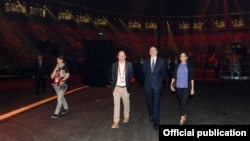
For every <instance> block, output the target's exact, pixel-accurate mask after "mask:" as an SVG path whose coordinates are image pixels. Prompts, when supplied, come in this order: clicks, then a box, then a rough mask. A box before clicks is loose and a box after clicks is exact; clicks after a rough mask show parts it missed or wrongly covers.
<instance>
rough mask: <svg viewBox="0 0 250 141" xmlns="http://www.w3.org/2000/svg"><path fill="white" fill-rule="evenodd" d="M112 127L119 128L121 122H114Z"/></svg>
mask: <svg viewBox="0 0 250 141" xmlns="http://www.w3.org/2000/svg"><path fill="white" fill-rule="evenodd" d="M111 128H119V123H118V122H114V123H113V125H112V126H111Z"/></svg>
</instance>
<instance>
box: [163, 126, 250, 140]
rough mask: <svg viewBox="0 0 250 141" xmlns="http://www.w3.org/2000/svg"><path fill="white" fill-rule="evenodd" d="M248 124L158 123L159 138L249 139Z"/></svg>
mask: <svg viewBox="0 0 250 141" xmlns="http://www.w3.org/2000/svg"><path fill="white" fill-rule="evenodd" d="M249 134H250V125H160V127H159V140H160V141H165V140H166V139H171V138H175V139H177V138H185V139H186V138H187V139H188V138H190V139H195V140H202V139H215V138H220V139H222V138H223V139H224V138H226V139H229V138H230V139H231V138H233V139H240V141H244V140H249V139H250V135H249Z"/></svg>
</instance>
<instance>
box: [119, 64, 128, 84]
mask: <svg viewBox="0 0 250 141" xmlns="http://www.w3.org/2000/svg"><path fill="white" fill-rule="evenodd" d="M125 70H126V63H124V69H123V73H122V74H121V70H120V63H118V75H119V76H120V81H121V82H124V81H125Z"/></svg>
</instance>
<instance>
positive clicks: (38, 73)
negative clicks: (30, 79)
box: [33, 60, 48, 79]
mask: <svg viewBox="0 0 250 141" xmlns="http://www.w3.org/2000/svg"><path fill="white" fill-rule="evenodd" d="M33 65H34V66H33V75H34V77H35V78H36V79H40V78H44V77H45V76H46V75H48V65H47V63H46V62H45V60H43V61H42V63H41V67H40V68H39V64H38V60H35V61H34V64H33Z"/></svg>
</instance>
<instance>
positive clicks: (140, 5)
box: [51, 0, 250, 16]
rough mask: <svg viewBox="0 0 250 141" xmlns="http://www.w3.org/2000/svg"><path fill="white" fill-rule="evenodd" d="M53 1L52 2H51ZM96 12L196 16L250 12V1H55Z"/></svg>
mask: <svg viewBox="0 0 250 141" xmlns="http://www.w3.org/2000/svg"><path fill="white" fill-rule="evenodd" d="M51 1H52V0H51ZM54 2H56V3H60V4H63V5H72V6H76V7H79V8H83V9H89V10H91V11H95V12H106V13H113V14H130V15H162V16H194V15H214V14H230V13H238V12H249V10H250V8H249V3H250V1H249V0H54Z"/></svg>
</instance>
